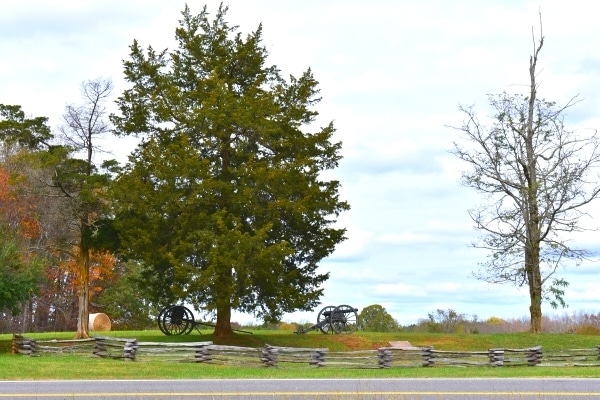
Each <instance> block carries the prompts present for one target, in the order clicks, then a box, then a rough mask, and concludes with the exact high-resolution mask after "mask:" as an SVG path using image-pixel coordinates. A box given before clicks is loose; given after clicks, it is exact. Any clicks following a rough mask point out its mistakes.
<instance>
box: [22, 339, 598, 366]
mask: <svg viewBox="0 0 600 400" xmlns="http://www.w3.org/2000/svg"><path fill="white" fill-rule="evenodd" d="M12 353H13V354H24V355H28V356H37V355H41V354H55V355H56V354H71V353H83V354H90V355H93V356H96V357H109V358H122V359H124V360H126V361H148V360H162V361H170V362H194V363H207V364H226V365H241V366H245V367H252V366H254V367H279V368H281V367H294V366H297V365H302V364H304V365H307V366H310V367H317V368H322V367H327V368H406V367H444V366H462V367H469V366H475V367H477V366H489V367H506V366H518V365H521V366H536V365H543V366H574V367H583V366H589V367H598V366H600V345H598V346H596V348H592V349H572V350H560V351H558V350H554V351H548V352H546V353H543V352H542V347H541V346H535V347H531V348H526V349H505V348H500V349H489V350H487V351H473V352H465V351H447V350H435V349H434V348H433V347H409V348H403V347H382V348H379V349H377V350H360V351H346V352H331V351H329V350H328V349H325V348H314V349H313V348H295V347H277V346H270V345H265V347H263V348H252V347H239V346H222V345H215V344H213V343H212V342H191V343H163V342H138V341H137V340H136V339H122V338H113V337H105V336H96V337H94V338H93V339H81V340H35V339H31V338H26V337H23V336H20V335H14V336H13V342H12Z"/></svg>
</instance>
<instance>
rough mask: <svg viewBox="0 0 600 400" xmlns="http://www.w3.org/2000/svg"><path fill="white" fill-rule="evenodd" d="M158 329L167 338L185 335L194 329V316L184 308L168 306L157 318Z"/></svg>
mask: <svg viewBox="0 0 600 400" xmlns="http://www.w3.org/2000/svg"><path fill="white" fill-rule="evenodd" d="M158 327H159V328H160V330H161V331H162V333H164V334H165V335H167V336H173V335H187V334H189V333H190V332H191V331H192V330H193V329H194V314H192V312H191V311H190V310H189V309H187V308H186V307H184V306H169V307H165V308H163V309H162V311H161V312H160V314H159V316H158Z"/></svg>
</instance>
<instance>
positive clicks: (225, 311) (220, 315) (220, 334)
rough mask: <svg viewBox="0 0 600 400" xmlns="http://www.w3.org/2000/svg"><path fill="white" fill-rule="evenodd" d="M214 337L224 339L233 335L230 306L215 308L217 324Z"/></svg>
mask: <svg viewBox="0 0 600 400" xmlns="http://www.w3.org/2000/svg"><path fill="white" fill-rule="evenodd" d="M214 335H215V337H217V338H226V337H229V336H231V335H233V329H232V328H231V306H225V305H224V306H221V307H219V308H217V324H216V325H215V331H214Z"/></svg>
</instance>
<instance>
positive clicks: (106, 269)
mask: <svg viewBox="0 0 600 400" xmlns="http://www.w3.org/2000/svg"><path fill="white" fill-rule="evenodd" d="M11 178H12V177H11V174H10V173H9V172H8V171H7V170H6V169H4V168H2V167H0V218H1V219H2V220H3V222H4V223H5V224H6V225H7V226H8V227H10V228H11V229H14V230H15V231H16V232H17V233H18V236H19V237H21V239H23V240H24V242H25V243H28V244H29V245H26V246H25V247H24V250H25V249H27V251H24V252H23V257H26V256H28V255H29V254H27V253H31V252H33V251H34V250H33V248H34V247H37V246H33V243H34V242H37V241H39V240H41V239H42V235H43V227H42V225H41V223H40V221H39V217H38V214H37V212H36V203H35V198H34V197H33V196H28V195H27V194H23V193H20V191H18V190H17V185H14V184H13V181H12V179H11ZM43 239H44V240H49V241H50V242H51V241H52V238H43ZM44 247H46V248H54V249H56V248H57V247H58V246H55V245H53V244H52V243H46V244H45V246H44ZM52 253H54V257H51V258H47V259H48V261H49V263H51V264H53V265H48V268H46V269H45V270H46V277H45V278H46V279H47V280H48V281H49V282H48V285H45V289H44V290H43V292H48V290H52V289H51V288H55V289H56V290H60V291H61V292H62V293H75V292H76V288H77V287H78V285H79V283H80V276H79V273H78V266H79V262H80V252H79V248H78V247H77V246H74V247H73V248H72V249H68V250H67V251H64V249H63V251H57V250H54V251H53V252H52ZM115 264H116V258H115V256H114V255H113V254H112V253H110V252H109V251H91V254H90V271H89V288H90V298H91V297H93V296H94V295H97V294H98V293H100V292H101V291H102V290H103V288H104V287H105V286H106V282H108V281H110V279H111V278H112V271H113V269H114V266H115ZM52 282H54V283H55V284H52ZM59 282H60V283H59ZM56 283H58V284H56ZM58 288H60V289H58Z"/></svg>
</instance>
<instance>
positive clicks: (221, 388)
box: [0, 378, 600, 400]
mask: <svg viewBox="0 0 600 400" xmlns="http://www.w3.org/2000/svg"><path fill="white" fill-rule="evenodd" d="M5 398H6V399H36V400H47V399H48V400H50V399H52V400H55V399H111V400H115V399H117V400H118V399H126V400H131V399H151V400H153V399H166V400H175V399H290V400H297V399H303V400H304V399H311V400H314V399H361V400H366V399H404V400H408V399H419V400H428V399H432V400H433V399H436V400H440V399H511V400H512V399H522V400H528V399H532V400H533V399H535V400H541V399H561V400H565V399H573V398H575V399H596V400H600V379H570V378H542V379H538V378H526V379H509V378H498V379H494V378H492V379H488V378H477V379H454V378H452V379H438V378H421V379H405V378H401V379H236V380H225V379H222V380H219V379H198V380H189V379H186V380H108V381H107V380H91V381H80V380H74V381H0V399H5Z"/></svg>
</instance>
